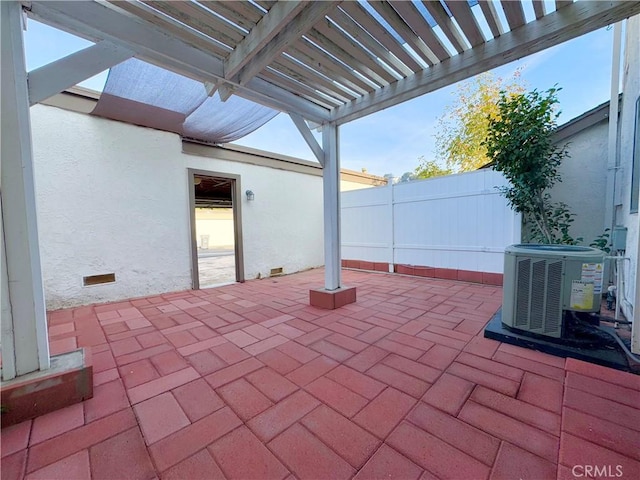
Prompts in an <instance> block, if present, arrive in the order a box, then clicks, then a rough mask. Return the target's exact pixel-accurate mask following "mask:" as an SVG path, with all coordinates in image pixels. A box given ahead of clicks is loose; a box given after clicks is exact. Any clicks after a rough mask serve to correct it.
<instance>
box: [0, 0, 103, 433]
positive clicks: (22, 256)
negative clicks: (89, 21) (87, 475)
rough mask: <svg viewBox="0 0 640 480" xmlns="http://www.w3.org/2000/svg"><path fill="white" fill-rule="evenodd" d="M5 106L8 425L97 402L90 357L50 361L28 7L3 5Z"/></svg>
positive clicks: (1, 151) (2, 165) (0, 164)
mask: <svg viewBox="0 0 640 480" xmlns="http://www.w3.org/2000/svg"><path fill="white" fill-rule="evenodd" d="M0 9H1V11H0V22H1V23H0V34H1V40H2V53H1V54H0V71H1V74H0V75H1V86H0V91H1V92H0V99H1V102H2V114H1V126H2V145H1V148H0V177H1V182H0V185H1V191H0V199H1V201H0V204H1V206H0V208H1V209H2V215H1V217H2V219H1V220H2V228H1V229H0V233H1V234H2V237H3V238H2V241H1V242H0V247H1V252H0V262H1V263H2V268H1V279H2V289H1V293H2V393H1V397H2V398H1V401H2V407H3V410H4V411H3V413H2V424H3V427H4V426H6V425H12V424H14V423H18V422H21V421H23V420H26V419H28V418H33V417H34V416H37V415H41V414H43V413H47V412H49V411H52V410H55V409H57V408H62V407H66V406H68V405H71V404H73V403H76V402H79V401H81V400H84V399H86V398H90V397H91V396H92V395H93V384H92V381H93V380H92V376H93V368H92V367H91V365H90V363H91V361H90V357H89V355H88V354H87V353H86V352H85V351H84V349H81V350H77V351H75V352H69V353H65V354H62V355H60V356H57V357H54V358H50V356H49V340H48V336H47V312H46V306H45V300H44V288H43V282H42V269H41V265H40V251H39V245H38V228H37V218H36V192H35V179H34V171H33V155H32V145H31V121H30V116H29V92H28V87H27V71H26V68H25V58H24V44H23V37H22V28H23V25H22V21H23V17H22V6H21V4H20V3H19V2H17V1H7V2H0Z"/></svg>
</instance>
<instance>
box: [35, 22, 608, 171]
mask: <svg viewBox="0 0 640 480" xmlns="http://www.w3.org/2000/svg"><path fill="white" fill-rule="evenodd" d="M88 45H90V43H89V42H86V41H85V40H82V39H80V38H78V37H74V36H72V35H69V34H67V33H64V32H61V31H59V30H56V29H54V28H51V27H48V26H46V25H42V24H40V23H38V22H35V21H32V20H30V21H29V23H28V29H27V31H26V32H25V50H26V61H27V69H28V70H31V69H34V68H37V67H39V66H41V65H44V64H47V63H49V62H51V61H54V60H56V59H58V58H61V57H63V56H65V55H68V54H69V53H72V52H75V51H77V50H80V49H82V48H85V47H86V46H88ZM612 48H613V29H612V28H611V29H606V28H605V29H601V30H598V31H595V32H592V33H590V34H587V35H584V36H582V37H579V38H577V39H574V40H572V41H569V42H566V43H564V44H561V45H557V46H555V47H553V48H551V49H547V50H545V51H543V52H540V53H538V54H534V55H531V56H529V57H526V58H523V59H521V60H519V61H516V62H513V63H510V64H508V65H505V66H503V67H500V68H498V69H496V70H494V73H495V75H496V76H498V77H503V78H508V77H511V76H512V75H513V72H514V71H515V70H516V69H518V68H520V69H521V72H522V73H521V77H522V79H523V83H524V84H525V86H526V87H527V89H529V90H531V89H533V88H536V89H538V90H546V89H548V88H550V87H552V86H554V85H555V84H558V86H560V87H561V88H562V90H561V91H560V92H559V94H558V98H559V100H560V109H561V111H562V113H561V116H560V119H559V121H560V123H564V122H566V121H568V120H570V119H572V118H574V117H576V116H578V115H580V114H582V113H584V112H585V111H587V110H589V109H591V108H593V107H595V106H597V105H599V104H601V103H603V102H606V101H607V100H608V99H609V92H610V82H611V53H612ZM106 76H107V75H106V72H104V73H102V74H100V75H98V76H96V77H93V78H91V79H89V80H87V81H85V82H82V83H81V85H83V86H86V87H87V88H92V89H95V90H102V88H103V85H104V83H105V81H106ZM454 93H455V85H453V86H451V87H447V88H443V89H440V90H438V91H436V92H433V93H429V94H426V95H423V96H422V97H419V98H416V99H414V100H412V101H409V102H405V103H403V104H401V105H397V106H395V107H391V108H388V109H386V110H383V111H381V112H378V113H375V114H373V115H369V116H367V117H364V118H361V119H359V120H356V121H353V122H351V123H348V124H346V125H343V126H342V127H341V128H340V142H341V149H340V159H341V164H342V167H344V168H349V169H352V170H358V171H359V170H361V169H362V168H366V169H367V171H368V172H369V173H373V174H376V175H384V174H387V173H393V174H394V175H395V176H400V175H402V173H404V172H407V171H412V170H413V169H414V168H415V167H416V166H417V165H418V164H419V160H418V159H419V157H421V156H424V157H425V158H427V159H433V158H434V156H435V154H434V134H435V132H436V130H435V126H436V123H437V119H438V117H440V116H441V115H442V114H443V112H444V109H445V107H446V106H447V105H449V104H451V103H452V102H453V100H454V98H455V97H454ZM235 143H237V144H240V145H245V146H250V147H254V148H259V149H263V150H268V151H273V152H277V153H281V154H285V155H291V156H294V157H299V158H303V159H307V160H315V158H314V157H313V154H312V153H311V150H309V148H308V147H307V145H306V143H305V142H304V140H303V139H302V137H301V135H300V134H299V133H298V130H297V129H296V128H295V126H294V125H293V123H292V122H291V120H290V119H289V117H288V116H287V115H284V114H283V115H278V116H277V117H275V118H274V119H273V120H271V121H270V122H269V123H267V124H266V125H264V126H263V127H261V128H260V129H258V130H256V131H255V132H253V133H252V134H250V135H248V136H246V137H244V138H242V139H240V140H238V141H237V142H235Z"/></svg>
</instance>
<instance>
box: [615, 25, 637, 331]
mask: <svg viewBox="0 0 640 480" xmlns="http://www.w3.org/2000/svg"><path fill="white" fill-rule="evenodd" d="M638 39H640V15H636V16H635V17H632V18H630V19H629V20H628V21H627V26H626V42H625V58H624V66H623V69H624V70H623V71H624V74H623V79H622V81H623V84H622V91H623V97H622V111H621V114H620V143H619V155H620V165H621V167H622V168H621V170H620V176H619V177H618V178H619V180H620V181H619V182H618V184H617V186H618V187H619V189H620V197H619V198H620V200H621V202H622V205H621V206H620V207H618V211H617V215H616V217H617V218H616V220H617V224H618V225H624V226H625V227H627V249H626V251H625V256H626V257H629V258H630V259H631V261H630V262H625V264H626V267H627V269H626V271H625V275H624V277H625V282H626V288H625V291H626V292H625V293H626V295H627V297H628V298H627V300H628V302H629V303H625V302H622V303H621V306H622V309H623V312H624V314H625V315H626V316H627V318H629V319H630V318H632V308H630V307H631V306H632V305H633V303H634V297H635V292H636V289H637V288H640V285H638V282H637V279H638V272H637V271H636V269H637V265H638V255H639V254H640V252H639V251H638V250H639V248H640V247H639V242H640V232H639V223H638V222H639V221H640V220H639V218H638V213H630V211H629V210H630V202H631V172H632V159H633V148H634V127H635V108H636V101H637V99H638V96H640V40H638ZM636 162H640V158H636ZM634 310H635V320H637V321H640V305H635V309H634Z"/></svg>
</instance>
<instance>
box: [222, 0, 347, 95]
mask: <svg viewBox="0 0 640 480" xmlns="http://www.w3.org/2000/svg"><path fill="white" fill-rule="evenodd" d="M288 3H293V4H296V3H301V5H299V6H298V8H295V9H293V10H291V11H289V9H291V8H292V7H293V6H292V7H289V6H287V5H286V4H288ZM336 3H337V2H335V1H322V2H288V1H287V2H277V3H276V4H275V5H274V6H273V7H272V8H271V10H270V11H269V13H267V14H266V15H265V16H264V18H263V19H262V20H261V21H260V22H259V23H258V24H257V25H256V27H255V28H254V29H253V30H252V31H251V33H249V35H248V36H247V38H249V37H250V36H251V34H252V33H253V32H254V31H256V36H257V38H258V39H259V40H262V37H263V36H266V37H270V40H269V41H267V42H262V41H261V42H260V43H261V44H262V46H261V47H260V48H259V49H255V48H254V49H248V50H249V53H250V55H251V56H250V58H249V59H248V61H246V62H245V65H244V67H243V68H242V70H239V71H238V73H237V75H234V76H232V77H227V78H232V79H234V80H235V81H236V83H239V84H240V85H246V84H247V83H248V82H249V81H250V80H251V79H252V78H254V77H255V76H256V75H257V74H258V73H260V72H261V71H262V70H264V68H265V67H266V66H267V65H269V64H270V63H271V62H272V61H273V60H274V59H275V58H277V57H278V56H280V55H281V54H282V51H283V50H284V49H286V48H287V47H288V46H289V45H291V44H292V43H293V42H295V41H297V40H298V39H299V38H300V37H301V36H302V35H303V34H304V33H305V32H307V31H308V30H309V29H311V27H313V26H314V25H315V24H316V23H318V22H319V21H320V20H321V19H323V18H324V16H325V15H326V13H327V12H328V11H329V10H331V9H332V8H333V7H334V5H335V4H336ZM276 7H279V8H278V11H281V10H284V11H285V12H289V15H288V16H289V17H290V18H289V19H288V21H286V22H285V21H284V20H282V19H281V18H280V17H282V15H283V13H278V12H276V15H275V17H274V18H275V19H274V20H272V21H271V23H273V24H274V25H272V26H271V30H269V26H265V27H264V28H263V29H262V33H261V32H260V31H258V30H259V29H260V27H261V24H262V23H263V22H264V20H269V19H267V17H269V16H270V14H271V11H273V10H275V9H276ZM285 9H286V10H285ZM245 40H246V38H245ZM243 44H244V41H243V42H242V43H240V45H238V48H236V49H235V50H234V52H233V54H232V56H234V54H235V53H236V51H239V49H240V47H242V46H243ZM225 75H227V71H226V69H225Z"/></svg>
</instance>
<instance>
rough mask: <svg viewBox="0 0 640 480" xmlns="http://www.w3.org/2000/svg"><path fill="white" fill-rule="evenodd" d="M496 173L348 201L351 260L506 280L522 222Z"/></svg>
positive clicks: (349, 196)
mask: <svg viewBox="0 0 640 480" xmlns="http://www.w3.org/2000/svg"><path fill="white" fill-rule="evenodd" d="M502 185H506V180H505V179H504V177H503V176H502V175H500V174H499V173H497V172H494V171H492V170H479V171H476V172H469V173H463V174H458V175H450V176H446V177H439V178H434V179H429V180H421V181H414V182H408V183H401V184H397V185H393V186H387V187H379V188H373V189H365V190H359V191H353V192H345V193H343V194H342V227H343V230H342V245H343V249H342V257H343V258H345V259H350V260H351V259H353V260H364V261H373V262H388V263H393V264H402V265H420V266H428V267H435V268H446V269H457V270H469V271H476V272H490V273H500V272H502V269H503V265H502V263H503V253H504V248H505V247H506V246H507V245H511V244H513V243H518V242H519V241H520V215H518V214H516V213H514V212H513V211H512V210H511V209H510V208H509V207H508V206H507V202H506V200H505V199H504V198H503V197H502V196H501V195H500V194H499V193H498V190H497V189H496V187H497V186H502Z"/></svg>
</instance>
